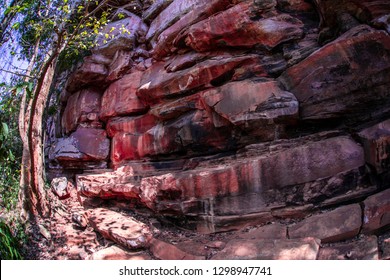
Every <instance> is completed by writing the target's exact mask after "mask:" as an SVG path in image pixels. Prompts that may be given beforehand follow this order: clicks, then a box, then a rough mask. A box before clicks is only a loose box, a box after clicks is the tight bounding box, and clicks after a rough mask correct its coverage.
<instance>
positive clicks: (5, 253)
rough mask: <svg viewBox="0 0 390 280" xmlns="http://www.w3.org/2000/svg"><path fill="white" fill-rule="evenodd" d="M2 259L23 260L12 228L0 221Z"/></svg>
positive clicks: (0, 254) (0, 256) (0, 252)
mask: <svg viewBox="0 0 390 280" xmlns="http://www.w3.org/2000/svg"><path fill="white" fill-rule="evenodd" d="M0 259H2V260H21V259H23V257H22V255H21V253H20V245H19V242H18V238H17V237H15V236H14V235H13V233H12V231H11V229H10V227H9V226H8V225H7V224H6V223H5V221H3V220H0Z"/></svg>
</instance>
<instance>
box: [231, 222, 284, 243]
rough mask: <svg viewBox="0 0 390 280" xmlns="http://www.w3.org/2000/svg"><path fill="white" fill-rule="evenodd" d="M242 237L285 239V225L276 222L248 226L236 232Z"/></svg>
mask: <svg viewBox="0 0 390 280" xmlns="http://www.w3.org/2000/svg"><path fill="white" fill-rule="evenodd" d="M237 237H238V238H242V239H256V240H259V239H286V238H287V227H286V226H285V225H281V224H278V223H275V224H270V225H265V226H262V227H258V228H250V229H249V230H248V231H244V232H241V233H239V234H238V236H237Z"/></svg>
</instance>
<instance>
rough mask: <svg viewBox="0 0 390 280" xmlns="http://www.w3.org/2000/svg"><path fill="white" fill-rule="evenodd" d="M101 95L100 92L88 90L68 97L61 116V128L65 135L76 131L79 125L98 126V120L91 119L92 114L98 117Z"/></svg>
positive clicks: (92, 89) (93, 89)
mask: <svg viewBox="0 0 390 280" xmlns="http://www.w3.org/2000/svg"><path fill="white" fill-rule="evenodd" d="M101 95H102V94H101V91H100V90H98V89H95V88H88V89H84V90H81V91H78V92H76V93H74V94H73V95H72V96H70V97H69V99H68V102H67V104H66V108H65V111H64V114H63V116H62V127H63V128H64V130H65V133H66V134H68V133H70V132H72V131H74V130H76V128H77V126H78V125H79V124H80V123H89V124H90V125H91V126H95V127H96V126H99V123H98V119H97V118H93V116H92V114H96V115H99V112H100V103H101ZM96 122H97V124H96ZM94 123H95V124H94Z"/></svg>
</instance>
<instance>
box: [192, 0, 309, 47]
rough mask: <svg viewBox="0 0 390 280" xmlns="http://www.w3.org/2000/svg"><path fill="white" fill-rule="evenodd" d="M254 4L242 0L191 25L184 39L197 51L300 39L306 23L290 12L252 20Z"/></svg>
mask: <svg viewBox="0 0 390 280" xmlns="http://www.w3.org/2000/svg"><path fill="white" fill-rule="evenodd" d="M251 5H252V3H251V1H249V2H242V3H240V4H237V5H235V6H233V7H231V8H230V9H228V10H226V11H224V12H221V13H219V14H217V15H215V16H213V17H210V18H208V19H206V20H204V21H201V22H199V23H196V24H194V25H192V26H191V27H190V28H189V30H188V36H187V38H186V39H185V42H186V44H187V45H188V46H190V47H191V48H192V49H194V50H196V51H198V52H204V51H208V50H213V49H218V48H221V47H247V48H250V47H254V46H258V47H262V48H266V49H272V48H274V47H276V46H277V45H279V44H281V43H283V42H286V41H290V40H294V39H299V38H301V36H302V34H303V30H302V27H303V23H302V22H301V21H300V20H298V19H297V18H294V17H292V16H290V15H287V14H279V15H275V16H272V17H268V18H262V19H260V20H252V19H251V14H250V7H251Z"/></svg>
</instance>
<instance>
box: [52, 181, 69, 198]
mask: <svg viewBox="0 0 390 280" xmlns="http://www.w3.org/2000/svg"><path fill="white" fill-rule="evenodd" d="M50 185H51V189H52V191H53V192H54V194H55V195H56V196H58V197H59V198H60V199H65V198H68V197H69V196H70V189H69V185H70V182H68V179H67V178H66V177H59V178H54V179H53V180H52V181H51V184H50Z"/></svg>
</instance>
